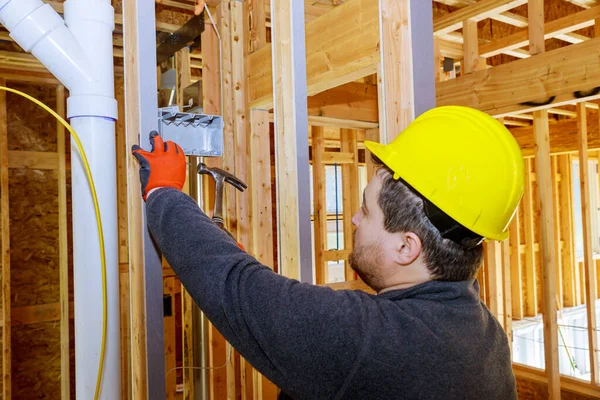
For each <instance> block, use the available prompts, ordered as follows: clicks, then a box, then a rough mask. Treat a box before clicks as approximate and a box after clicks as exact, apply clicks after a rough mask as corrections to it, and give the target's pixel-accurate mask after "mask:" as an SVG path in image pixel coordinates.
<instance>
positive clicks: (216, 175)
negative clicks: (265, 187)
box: [198, 163, 248, 192]
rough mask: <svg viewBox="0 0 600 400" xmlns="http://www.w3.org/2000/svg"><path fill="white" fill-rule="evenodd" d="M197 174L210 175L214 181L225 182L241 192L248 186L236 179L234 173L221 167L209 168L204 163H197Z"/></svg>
mask: <svg viewBox="0 0 600 400" xmlns="http://www.w3.org/2000/svg"><path fill="white" fill-rule="evenodd" d="M198 174H200V175H211V176H212V177H213V179H214V180H215V182H219V181H220V182H227V183H229V184H231V185H232V186H233V187H235V188H236V189H237V190H239V191H240V192H243V191H244V190H245V189H246V188H248V185H246V184H245V183H244V182H242V181H241V180H240V179H238V178H237V177H236V176H235V175H233V174H231V173H229V172H227V171H225V170H223V169H221V168H216V167H215V168H209V167H207V166H206V164H204V163H200V164H198Z"/></svg>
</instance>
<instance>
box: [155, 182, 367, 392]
mask: <svg viewBox="0 0 600 400" xmlns="http://www.w3.org/2000/svg"><path fill="white" fill-rule="evenodd" d="M147 220H148V226H149V229H150V231H151V233H152V235H153V237H154V239H155V240H156V242H157V244H158V246H159V248H160V249H161V251H162V252H163V254H164V256H165V258H166V260H167V261H168V262H169V265H170V266H171V267H172V268H173V270H174V271H175V273H176V274H177V276H178V277H179V279H180V280H181V282H182V283H183V285H184V287H185V288H186V290H187V291H188V292H189V293H190V294H191V296H192V297H193V298H194V301H195V302H196V303H197V304H198V306H199V307H200V308H201V309H202V311H203V312H204V313H205V314H206V315H207V317H208V318H209V320H210V321H211V322H212V323H213V325H214V326H215V327H216V328H217V329H218V330H219V331H220V332H221V333H222V334H223V336H224V337H225V338H226V339H227V340H228V341H229V343H231V344H232V345H233V346H234V347H235V348H236V350H237V351H239V352H240V354H241V355H242V356H243V357H244V358H245V359H246V360H248V361H249V362H250V363H251V364H252V365H253V366H254V367H255V368H256V369H257V370H258V371H260V372H261V373H262V374H263V375H265V376H266V377H267V378H269V379H270V380H271V381H273V382H274V383H275V384H276V385H277V386H279V387H280V388H281V389H283V390H284V391H286V392H287V393H288V394H290V395H291V396H292V397H294V398H297V399H302V398H311V399H317V398H335V397H336V394H337V393H339V392H340V391H342V390H343V387H344V386H345V385H346V384H347V383H349V382H347V381H348V380H349V379H351V376H352V375H353V373H354V372H355V371H354V368H355V367H356V365H358V362H359V360H360V359H361V358H362V357H363V356H364V354H363V352H364V351H365V347H366V346H365V343H366V341H367V338H368V329H367V327H368V321H367V315H368V313H367V311H366V308H367V303H368V301H369V299H370V297H371V296H370V295H367V294H366V293H363V292H357V291H334V290H332V289H330V288H327V287H319V286H315V285H310V284H306V283H300V282H298V281H296V280H293V279H288V278H286V277H283V276H281V275H278V274H275V273H274V272H273V271H271V269H269V268H267V267H265V266H264V265H261V264H260V263H259V262H258V261H257V260H255V259H254V258H253V257H251V256H250V255H248V254H247V253H246V252H244V251H242V250H240V249H239V248H238V247H237V244H236V243H234V242H233V241H232V240H231V239H230V238H229V236H228V235H227V234H226V233H225V232H223V231H221V229H219V228H218V227H217V226H216V225H215V224H213V223H212V221H211V220H210V219H209V218H208V217H207V216H206V215H205V214H204V213H203V212H202V211H201V210H200V208H199V207H198V206H197V204H196V203H195V202H194V201H193V200H192V199H191V198H190V197H188V196H187V195H186V194H184V193H182V192H180V191H178V190H175V189H168V188H163V189H159V190H157V191H156V192H154V193H152V194H151V195H150V197H149V198H148V202H147Z"/></svg>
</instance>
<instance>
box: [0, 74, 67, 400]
mask: <svg viewBox="0 0 600 400" xmlns="http://www.w3.org/2000/svg"><path fill="white" fill-rule="evenodd" d="M65 105H66V103H65V87H64V86H62V85H58V86H57V87H56V113H57V114H58V115H60V116H61V117H63V118H66V110H65ZM0 117H1V116H0ZM56 150H57V153H58V245H59V249H58V259H59V261H58V270H59V272H58V273H59V275H60V277H59V279H60V396H61V399H62V400H68V399H69V398H70V395H71V380H70V376H71V372H70V364H71V362H70V361H71V356H70V348H69V325H70V322H69V227H68V225H67V162H66V157H65V127H64V126H63V125H62V124H61V123H60V122H58V121H57V122H56Z"/></svg>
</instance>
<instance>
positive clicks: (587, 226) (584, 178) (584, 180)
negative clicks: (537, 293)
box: [577, 102, 598, 385]
mask: <svg viewBox="0 0 600 400" xmlns="http://www.w3.org/2000/svg"><path fill="white" fill-rule="evenodd" d="M577 122H578V127H579V135H578V137H577V138H578V141H577V143H578V145H579V181H580V187H581V220H582V225H583V253H584V256H583V264H584V270H585V295H586V300H587V301H586V303H587V318H588V320H587V321H588V322H587V325H588V342H589V349H590V351H589V356H590V371H591V382H592V384H594V385H595V384H598V343H597V342H598V339H597V337H596V335H597V334H596V301H595V300H596V299H597V298H598V288H597V282H596V265H595V263H594V259H593V247H592V232H591V218H592V214H591V210H590V183H589V167H588V149H587V113H586V108H585V103H583V102H582V103H577Z"/></svg>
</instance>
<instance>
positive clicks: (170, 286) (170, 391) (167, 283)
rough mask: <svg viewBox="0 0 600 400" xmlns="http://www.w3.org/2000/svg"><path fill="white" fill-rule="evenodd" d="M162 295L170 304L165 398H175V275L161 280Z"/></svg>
mask: <svg viewBox="0 0 600 400" xmlns="http://www.w3.org/2000/svg"><path fill="white" fill-rule="evenodd" d="M163 296H165V299H166V300H168V301H169V302H170V303H171V304H170V307H171V314H170V315H165V327H164V329H165V370H166V371H167V377H166V380H167V382H166V388H167V400H175V399H176V398H177V381H176V378H177V372H176V371H174V370H173V369H174V368H175V367H176V366H177V360H176V346H177V337H176V334H175V327H176V324H177V323H176V319H175V277H169V278H166V279H164V280H163Z"/></svg>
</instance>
